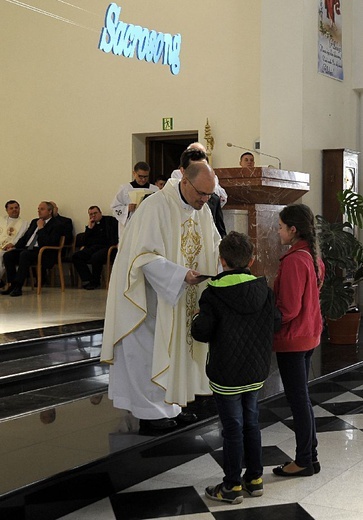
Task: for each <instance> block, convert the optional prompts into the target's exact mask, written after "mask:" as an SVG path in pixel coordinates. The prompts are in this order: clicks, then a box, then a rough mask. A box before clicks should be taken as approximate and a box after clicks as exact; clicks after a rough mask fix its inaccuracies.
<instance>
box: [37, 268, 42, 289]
mask: <svg viewBox="0 0 363 520" xmlns="http://www.w3.org/2000/svg"><path fill="white" fill-rule="evenodd" d="M41 292H42V264H41V262H38V264H37V294H40V293H41Z"/></svg>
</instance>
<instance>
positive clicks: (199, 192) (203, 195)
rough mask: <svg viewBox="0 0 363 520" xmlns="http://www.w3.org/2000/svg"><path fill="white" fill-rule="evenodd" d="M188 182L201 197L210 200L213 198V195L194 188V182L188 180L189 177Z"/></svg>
mask: <svg viewBox="0 0 363 520" xmlns="http://www.w3.org/2000/svg"><path fill="white" fill-rule="evenodd" d="M185 178H186V180H187V181H188V182H189V183H190V184H191V185H192V186H193V188H194V189H195V191H196V192H197V193H198V195H199V197H208V199H210V198H211V196H212V195H213V193H204V191H199V190H197V188H196V187H195V186H194V184H193V183H192V181H190V180H189V179H188V177H185Z"/></svg>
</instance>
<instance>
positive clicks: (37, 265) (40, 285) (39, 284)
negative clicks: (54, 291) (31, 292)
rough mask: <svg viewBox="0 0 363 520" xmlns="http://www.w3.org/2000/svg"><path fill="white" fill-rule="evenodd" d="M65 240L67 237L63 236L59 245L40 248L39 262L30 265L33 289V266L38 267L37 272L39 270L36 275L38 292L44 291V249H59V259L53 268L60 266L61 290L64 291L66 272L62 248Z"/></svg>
mask: <svg viewBox="0 0 363 520" xmlns="http://www.w3.org/2000/svg"><path fill="white" fill-rule="evenodd" d="M64 241H65V237H64V236H61V238H60V240H59V245H58V246H43V247H41V248H40V250H39V254H38V260H37V263H36V264H35V265H34V266H31V267H30V269H29V271H30V283H31V287H32V289H34V276H33V268H36V272H37V275H36V276H37V294H40V293H41V292H42V258H43V253H44V251H49V250H53V251H58V254H57V261H56V262H55V264H54V266H53V267H52V269H54V267H58V271H59V280H60V286H61V291H62V292H64V274H63V265H62V249H63V246H64Z"/></svg>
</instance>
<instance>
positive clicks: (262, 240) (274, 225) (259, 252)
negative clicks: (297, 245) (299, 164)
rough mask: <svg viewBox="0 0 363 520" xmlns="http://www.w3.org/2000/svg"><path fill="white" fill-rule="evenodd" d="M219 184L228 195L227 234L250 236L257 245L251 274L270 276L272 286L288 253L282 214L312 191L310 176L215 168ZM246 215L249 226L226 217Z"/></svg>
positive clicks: (246, 169) (273, 170) (272, 171)
mask: <svg viewBox="0 0 363 520" xmlns="http://www.w3.org/2000/svg"><path fill="white" fill-rule="evenodd" d="M214 171H215V173H216V175H217V176H218V179H219V183H220V185H221V186H222V188H224V189H225V190H226V192H227V195H228V201H227V204H226V205H225V206H224V208H223V212H224V214H225V220H226V223H227V220H228V222H229V225H226V227H227V231H231V229H235V230H236V231H239V232H242V233H247V234H248V235H249V236H250V237H251V238H252V240H253V241H254V243H255V262H254V264H253V266H252V268H251V271H252V273H253V274H254V275H256V276H266V278H267V280H268V283H269V285H272V284H273V281H274V279H275V276H276V273H277V269H278V265H279V258H280V256H281V255H282V254H283V252H284V251H285V250H286V248H285V247H283V246H281V244H280V238H279V236H278V224H279V222H278V220H279V218H278V214H279V212H280V211H281V210H282V208H283V207H284V206H285V205H286V204H291V203H292V202H295V201H296V200H298V199H299V198H300V197H302V196H303V195H304V194H305V193H307V192H308V191H309V188H310V185H309V182H310V177H309V174H308V173H300V172H291V171H285V170H277V169H274V168H260V167H255V168H251V169H250V168H215V169H214ZM236 212H240V213H245V215H246V222H245V224H243V223H242V221H240V222H239V223H238V221H236V220H234V221H233V216H232V220H231V219H230V218H228V219H227V218H226V217H227V216H228V217H229V216H231V214H235V213H236Z"/></svg>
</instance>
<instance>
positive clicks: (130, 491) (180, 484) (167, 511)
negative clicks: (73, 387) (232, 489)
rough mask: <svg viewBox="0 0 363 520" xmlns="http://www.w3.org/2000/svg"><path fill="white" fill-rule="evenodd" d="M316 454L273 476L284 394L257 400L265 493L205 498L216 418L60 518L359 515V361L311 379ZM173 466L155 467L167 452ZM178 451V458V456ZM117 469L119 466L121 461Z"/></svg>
mask: <svg viewBox="0 0 363 520" xmlns="http://www.w3.org/2000/svg"><path fill="white" fill-rule="evenodd" d="M311 396H312V400H313V403H314V405H315V406H314V410H315V414H316V422H317V430H318V439H319V459H320V462H321V465H322V471H321V472H320V473H319V474H317V475H314V476H312V477H305V478H295V479H294V478H279V477H276V476H274V475H273V474H272V468H273V467H274V466H275V465H279V464H281V463H283V462H285V461H286V460H289V459H290V458H292V457H293V456H294V447H295V441H294V433H293V430H292V422H291V418H290V412H289V408H288V406H287V404H286V402H285V399H284V397H280V398H275V399H272V400H270V401H267V402H266V403H264V404H262V405H261V426H262V439H263V457H264V466H265V473H264V487H265V490H264V495H263V496H262V497H258V498H252V497H249V496H248V495H246V496H245V497H244V500H243V503H242V504H240V505H229V504H225V503H219V502H214V501H211V500H209V499H207V498H205V496H204V488H205V487H206V486H207V485H212V484H217V483H219V482H220V481H221V479H222V476H223V472H222V469H221V464H222V450H221V446H222V438H221V431H220V427H219V424H218V421H217V420H215V421H213V422H212V423H211V424H209V425H207V426H206V425H202V426H200V427H199V428H196V429H195V430H193V431H189V432H186V433H185V434H184V435H182V436H179V437H178V438H177V439H175V441H174V442H173V440H172V439H170V440H169V442H168V443H164V444H163V445H161V446H159V447H156V448H154V449H152V450H150V452H149V453H148V456H149V457H154V458H155V465H159V467H160V473H159V474H156V475H155V476H153V477H152V478H149V479H145V480H143V479H142V478H141V479H140V480H141V481H140V482H138V483H137V484H135V485H133V486H132V487H129V488H127V489H124V490H123V491H122V492H120V493H116V494H112V495H110V496H109V497H108V498H104V499H102V500H100V501H97V502H95V503H94V504H92V505H89V506H87V507H85V508H83V509H80V510H78V511H76V512H74V513H71V514H68V515H66V516H63V517H62V520H86V519H87V520H93V519H94V520H96V519H97V520H99V519H102V520H115V519H116V520H121V519H122V520H131V519H152V518H160V517H162V518H164V519H168V518H170V519H171V518H173V519H178V518H180V519H185V520H208V519H211V520H212V519H213V518H215V519H217V520H235V519H236V520H237V519H238V520H244V519H246V520H247V519H248V520H264V519H266V520H280V519H281V520H282V519H283V520H285V519H287V520H292V519H293V520H307V519H311V518H313V519H316V520H333V519H337V520H338V519H339V520H341V519H345V518H346V519H349V520H362V518H363V500H362V496H363V367H358V368H356V369H354V370H352V371H349V372H346V373H344V374H341V375H338V376H335V377H334V376H333V377H332V378H330V379H328V380H326V381H324V382H318V383H316V384H313V386H312V388H311ZM173 457H175V467H172V468H171V469H168V470H167V471H164V472H163V471H162V468H163V463H164V461H165V460H166V459H169V463H170V458H173ZM183 459H185V460H184V461H183ZM120 472H122V468H121V467H120Z"/></svg>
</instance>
